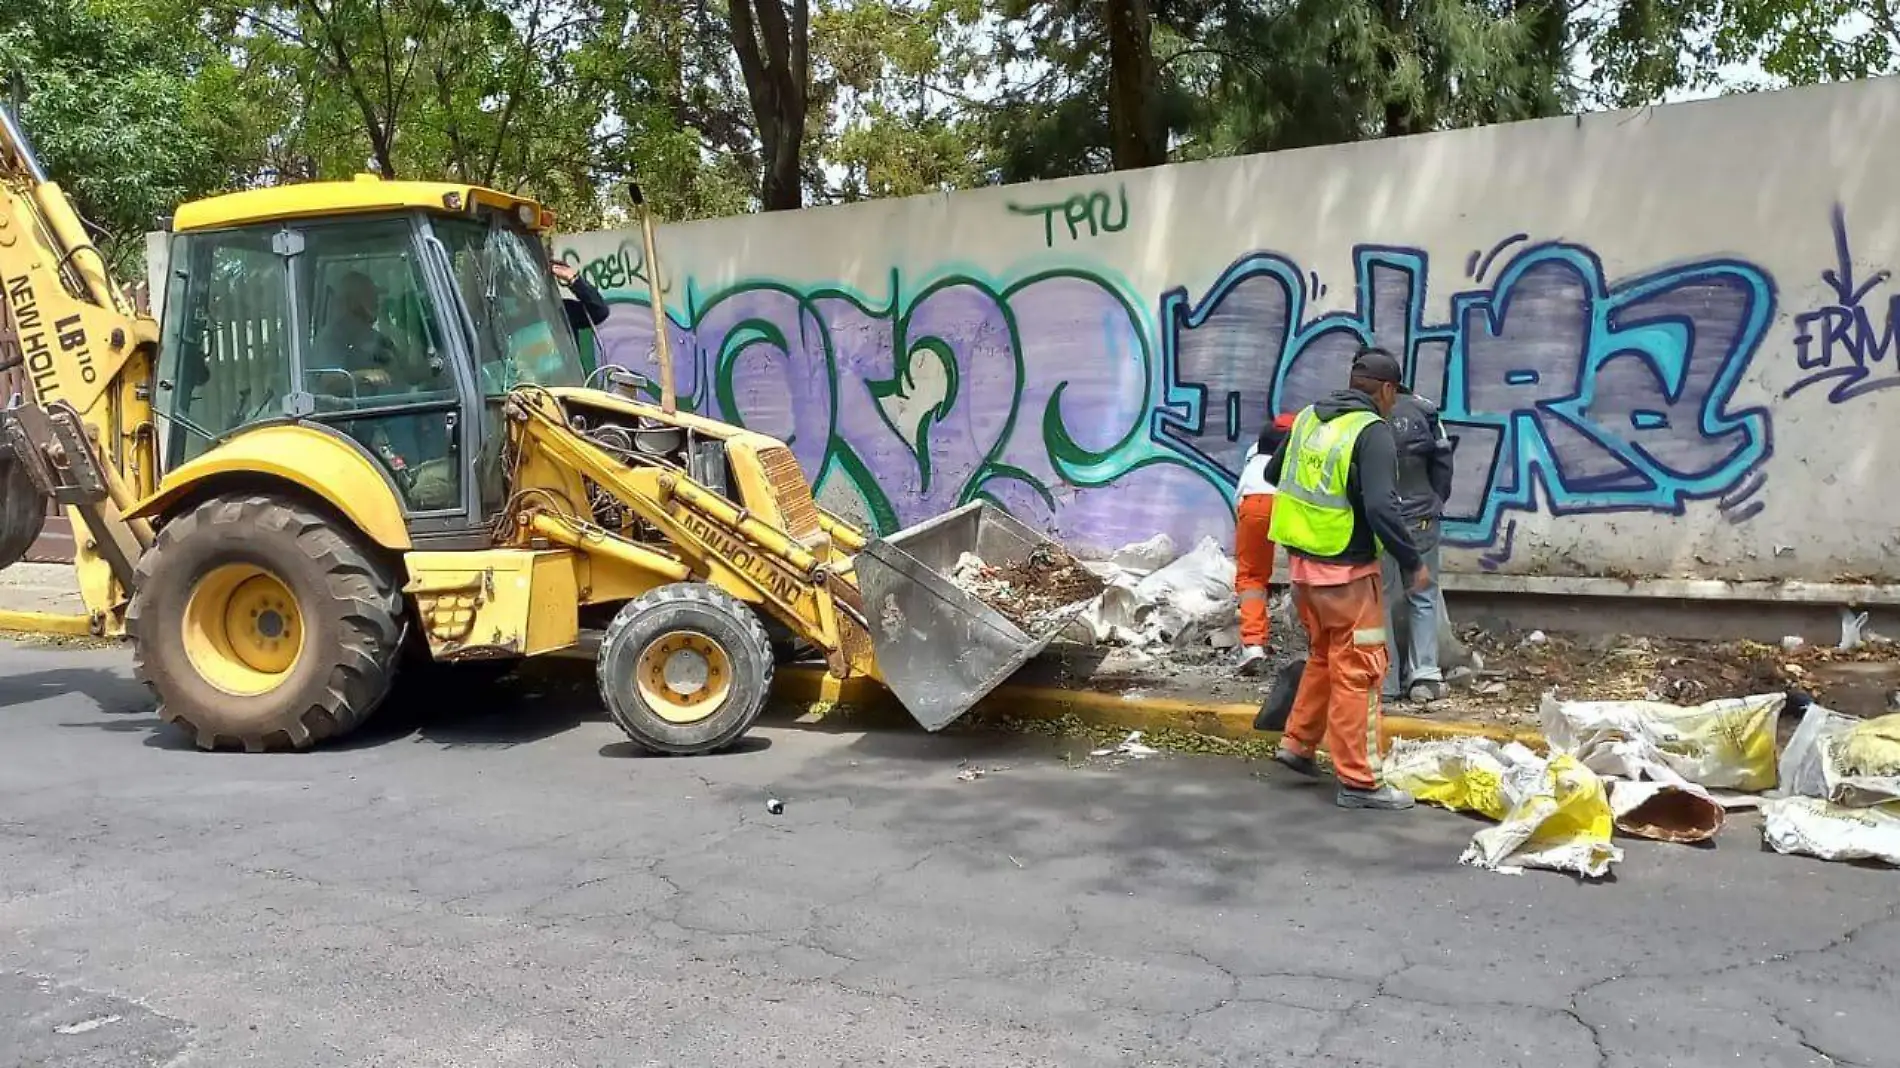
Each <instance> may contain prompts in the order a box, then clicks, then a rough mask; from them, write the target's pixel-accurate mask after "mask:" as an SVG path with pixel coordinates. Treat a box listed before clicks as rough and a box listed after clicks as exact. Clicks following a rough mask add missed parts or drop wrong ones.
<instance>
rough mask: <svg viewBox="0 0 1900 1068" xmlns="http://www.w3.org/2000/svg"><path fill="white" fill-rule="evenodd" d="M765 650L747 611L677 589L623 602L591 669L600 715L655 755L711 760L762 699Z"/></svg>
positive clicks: (684, 586)
mask: <svg viewBox="0 0 1900 1068" xmlns="http://www.w3.org/2000/svg"><path fill="white" fill-rule="evenodd" d="M772 659H773V658H772V644H771V641H770V640H769V639H768V638H767V637H766V634H765V628H764V627H762V626H760V625H759V618H758V616H757V614H756V613H754V612H753V611H752V609H751V608H749V607H748V606H746V605H745V604H742V603H740V602H739V601H738V600H736V599H734V598H732V597H730V596H728V595H727V594H725V593H723V592H721V591H719V590H716V589H714V588H713V587H711V586H708V585H705V584H704V583H698V582H681V583H675V584H673V585H670V586H661V587H660V588H658V589H655V590H650V591H648V592H647V593H645V594H643V595H642V596H640V597H638V598H636V599H634V600H632V601H629V602H627V604H626V605H625V606H624V607H623V608H621V610H620V612H619V614H618V615H616V616H614V621H613V623H611V624H610V625H609V626H608V627H607V633H606V634H605V635H603V636H602V638H601V641H600V656H599V659H598V661H597V663H596V665H595V672H596V678H597V680H598V681H599V683H600V697H601V700H602V701H603V702H605V704H606V705H607V713H608V715H610V716H612V717H613V721H614V722H615V723H617V724H619V726H620V729H621V730H623V731H626V732H627V737H629V738H631V739H633V741H634V742H635V743H636V744H638V745H640V746H641V747H643V748H645V749H649V750H651V751H653V752H656V753H668V754H672V755H681V756H683V755H689V754H697V753H711V752H716V751H718V750H720V749H724V748H726V747H727V746H729V745H731V744H732V743H734V742H736V741H738V740H739V738H740V736H742V735H744V734H745V732H746V730H747V729H749V728H750V727H751V726H752V723H753V721H754V720H756V719H758V718H759V712H760V711H761V710H763V709H764V708H765V699H766V697H767V695H769V694H770V693H771V690H772V668H773V663H772Z"/></svg>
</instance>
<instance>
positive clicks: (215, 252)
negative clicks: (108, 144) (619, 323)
mask: <svg viewBox="0 0 1900 1068" xmlns="http://www.w3.org/2000/svg"><path fill="white" fill-rule="evenodd" d="M552 224H553V219H552V216H551V215H550V214H549V213H548V212H546V211H544V210H543V209H542V208H541V207H540V206H539V205H537V204H535V203H533V202H532V201H529V200H525V199H522V198H520V197H516V196H511V195H508V194H504V193H500V192H496V191H494V190H489V189H482V188H472V187H469V186H466V185H454V184H444V183H420V182H389V181H378V180H373V179H364V180H358V181H355V182H338V183H312V184H307V185H299V186H289V187H283V188H275V189H262V190H253V191H247V192H241V193H234V194H230V195H226V196H221V197H216V198H212V199H209V200H204V201H200V202H195V203H192V204H187V205H184V206H182V207H180V208H179V209H178V211H177V212H176V214H175V216H174V218H173V221H172V226H171V231H172V234H171V238H170V255H169V266H168V268H167V275H166V291H165V293H164V296H163V315H164V324H163V327H162V330H161V328H160V327H159V326H158V324H155V323H153V322H152V321H151V320H150V319H148V318H145V317H143V316H140V315H138V314H136V313H135V312H134V311H133V310H132V308H131V305H130V304H129V302H128V301H127V300H126V299H125V297H124V295H123V294H122V292H121V291H120V290H119V289H118V287H117V286H116V285H115V284H114V283H113V282H112V280H111V279H110V278H109V276H108V271H107V265H106V263H105V261H104V259H103V258H102V257H101V256H100V254H99V253H98V252H97V251H96V250H95V249H94V248H93V246H92V244H91V243H90V238H89V236H88V235H87V233H86V230H85V228H84V226H83V225H82V224H81V222H80V220H79V219H78V217H77V216H76V215H75V214H74V212H73V211H72V208H71V206H70V204H69V203H68V201H67V200H66V198H65V196H64V195H63V193H61V191H60V189H59V187H58V185H57V184H56V183H53V182H52V181H50V180H49V179H48V178H47V176H46V174H45V173H44V172H43V171H42V170H41V168H40V166H39V164H38V162H37V161H36V160H35V159H34V157H33V154H32V151H31V149H30V147H29V146H28V144H27V141H26V139H25V137H24V136H23V135H22V134H21V132H20V131H19V129H18V127H17V126H16V125H15V124H14V122H13V121H12V120H11V118H10V117H9V116H7V115H6V113H5V112H4V110H0V294H4V299H0V366H7V365H12V366H19V367H22V368H23V369H24V370H25V372H26V378H27V379H28V380H29V381H30V389H29V391H28V393H29V395H27V396H24V397H22V398H19V402H17V403H16V404H14V405H13V406H12V407H10V408H8V409H7V410H6V411H5V412H4V413H0V429H3V430H4V435H5V447H4V448H0V488H4V492H5V498H4V500H0V566H6V565H8V564H11V563H12V562H14V561H15V560H17V559H19V558H20V556H21V555H22V554H23V553H24V552H25V550H26V547H27V545H29V544H31V542H32V541H33V538H34V535H36V534H37V533H38V531H39V525H40V521H41V520H40V517H41V516H43V515H44V513H45V508H44V498H46V497H48V496H50V497H52V498H53V499H55V500H56V501H58V502H59V503H60V504H61V505H63V506H65V508H66V510H67V514H68V515H69V516H70V517H71V519H72V522H73V527H74V532H75V540H76V541H77V542H78V559H77V565H76V566H77V567H78V570H79V576H80V585H81V589H82V592H83V594H84V597H85V600H86V603H87V607H88V609H89V612H90V614H91V625H92V629H93V630H94V631H95V632H96V633H99V634H102V635H121V634H122V635H124V636H126V637H127V638H129V639H130V641H131V642H132V644H133V647H134V649H135V654H136V663H137V670H138V673H139V675H140V677H141V678H143V679H144V680H145V681H146V682H147V683H149V684H150V686H151V688H152V689H153V690H154V691H155V693H156V694H157V697H158V700H159V702H160V706H161V714H162V715H163V717H164V718H165V719H166V720H168V721H170V722H172V723H174V724H177V725H178V726H180V727H182V728H183V729H184V730H186V731H187V732H189V733H190V735H191V736H192V738H194V739H195V740H196V742H197V744H198V745H200V746H202V747H205V748H226V747H229V748H242V749H249V750H269V749H303V748H307V747H309V746H311V745H314V744H316V743H318V742H321V741H323V740H325V739H330V738H335V737H338V736H340V735H343V734H345V733H347V732H349V731H351V730H352V729H354V728H355V727H357V726H358V725H359V724H361V723H362V722H363V721H364V719H365V718H366V717H368V716H369V715H370V714H371V713H372V712H373V711H374V710H375V709H376V707H377V705H378V704H379V703H380V702H381V701H382V700H383V699H384V697H385V696H386V695H387V694H388V692H389V690H390V686H391V683H392V680H393V679H394V678H395V676H396V673H397V671H398V670H399V669H405V668H403V665H405V664H407V665H411V666H417V667H426V666H428V665H429V664H430V663H431V662H452V663H453V662H465V663H475V664H487V665H499V666H507V665H511V664H513V663H514V662H516V661H518V660H519V659H521V658H524V657H532V656H538V655H543V654H548V653H554V652H558V651H562V650H567V649H571V648H573V647H575V646H576V645H577V643H580V642H582V641H583V640H584V636H585V635H587V634H588V633H589V632H590V631H592V632H595V633H597V634H598V641H599V653H598V667H597V671H598V678H599V682H600V691H601V696H602V699H603V701H604V702H605V704H606V706H607V709H608V711H609V712H610V713H611V715H612V717H613V719H614V721H615V722H616V723H618V724H619V725H620V726H621V728H622V729H624V730H625V731H626V732H627V734H628V735H629V736H630V737H631V738H633V739H634V740H635V741H637V742H638V743H640V744H641V745H643V746H646V747H648V748H650V749H652V750H656V751H660V752H668V753H698V752H705V751H709V750H713V749H718V748H721V747H723V746H726V745H728V744H730V743H731V742H732V741H734V740H735V739H737V738H738V737H739V736H740V735H741V734H743V733H744V732H745V730H746V729H747V728H748V727H749V726H750V725H751V723H752V722H753V720H754V719H755V718H756V717H757V715H758V714H759V711H760V710H761V708H762V707H763V706H764V704H765V701H766V698H767V695H768V691H769V688H770V686H771V681H772V676H773V668H774V663H775V659H776V655H775V649H774V642H773V638H772V636H771V635H770V634H769V633H768V627H770V628H772V629H775V630H777V631H779V632H780V635H779V636H780V638H781V642H780V644H781V645H783V644H784V639H797V640H799V641H802V642H803V643H805V644H807V645H808V646H810V647H811V649H812V650H813V651H814V652H815V653H816V655H818V656H820V657H822V659H823V661H824V663H825V665H826V666H827V668H828V669H829V671H830V672H831V674H832V675H834V676H836V677H838V678H851V677H869V678H872V679H876V680H880V681H882V682H883V683H885V684H886V685H888V686H889V687H890V688H891V689H892V690H893V691H894V692H895V693H896V695H897V696H898V697H899V699H900V700H901V701H902V702H903V703H904V704H905V705H906V706H907V707H908V708H909V709H910V710H911V712H912V713H913V715H915V716H916V718H917V719H918V720H919V721H920V722H922V723H923V724H924V726H925V727H927V728H929V729H933V730H934V729H938V728H941V727H942V726H944V725H946V724H948V723H949V722H950V721H951V720H953V719H955V718H956V717H957V716H959V715H961V714H962V712H963V711H965V710H966V709H968V708H969V707H970V706H971V705H972V704H974V703H975V702H976V701H977V700H978V699H979V698H981V697H982V696H983V695H984V694H985V693H987V692H988V691H989V690H991V689H992V688H994V687H995V686H996V685H997V684H998V683H1000V682H1001V681H1003V679H1004V678H1006V677H1007V676H1008V675H1010V674H1011V673H1013V672H1014V671H1015V669H1016V668H1017V667H1019V666H1020V665H1021V664H1022V663H1023V662H1024V661H1025V660H1026V659H1028V658H1029V657H1030V656H1033V655H1035V653H1036V652H1038V651H1039V650H1040V649H1042V648H1043V647H1044V646H1046V645H1047V644H1048V642H1049V641H1050V640H1051V637H1052V633H1040V634H1029V633H1025V632H1024V631H1023V630H1022V629H1021V628H1019V627H1018V626H1017V625H1016V624H1014V623H1012V622H1010V621H1009V620H1008V619H1006V618H1004V617H1003V616H1002V615H1001V614H999V613H997V612H996V611H995V610H993V609H992V608H990V607H989V606H987V605H985V604H983V603H982V602H980V601H978V600H976V599H975V598H973V597H971V596H970V595H969V594H968V593H966V592H965V591H963V590H962V589H959V588H958V587H957V586H956V585H955V584H953V583H952V582H950V581H949V580H948V579H946V578H945V577H944V573H945V572H947V571H948V570H949V569H950V568H951V567H952V566H953V565H954V564H955V563H956V561H957V560H958V558H959V557H960V555H961V554H963V553H965V552H974V553H976V554H977V555H979V556H981V557H983V558H984V559H985V560H987V561H990V562H992V563H1002V564H1007V563H1010V562H1012V561H1016V560H1020V559H1023V558H1026V557H1028V556H1029V554H1030V553H1031V552H1034V551H1038V550H1040V551H1042V552H1049V551H1051V550H1052V549H1053V546H1052V544H1051V543H1050V542H1049V541H1048V540H1047V539H1046V538H1043V537H1042V536H1041V535H1039V534H1036V533H1035V532H1033V531H1031V530H1029V529H1027V528H1025V527H1023V526H1022V525H1021V524H1019V523H1017V522H1016V521H1014V520H1013V519H1011V518H1010V517H1009V516H1007V515H1006V514H1004V513H1002V512H1000V511H999V510H996V509H994V508H992V507H990V506H988V505H986V504H983V503H980V502H979V503H971V504H969V505H966V506H965V507H963V508H960V509H958V510H957V511H955V512H952V513H950V514H948V515H946V516H942V517H939V518H937V519H935V520H931V521H930V522H928V523H925V524H923V525H921V526H918V527H915V528H912V529H911V530H908V531H905V532H903V533H900V534H897V535H893V536H891V537H887V538H870V537H867V536H866V535H865V534H864V533H863V532H861V531H859V530H858V529H856V528H854V527H853V526H852V525H851V524H849V523H847V522H845V521H843V520H841V519H839V518H838V517H836V516H834V515H831V514H829V513H827V512H826V511H824V510H823V509H821V508H819V507H818V506H817V505H816V503H815V502H814V500H813V496H812V490H811V486H810V484H809V482H808V481H807V479H806V476H805V474H804V473H803V472H802V471H801V470H800V468H799V465H798V462H797V461H796V460H795V459H794V458H793V455H792V453H791V451H790V450H789V449H788V448H786V446H785V445H784V444H783V443H781V442H779V441H776V440H774V439H772V438H769V437H766V436H763V435H760V434H757V433H753V432H750V431H747V430H745V429H743V428H741V427H737V426H733V425H730V424H726V423H721V422H717V421H714V420H710V419H705V418H701V417H697V416H694V415H691V414H688V413H684V412H680V411H678V410H676V408H675V406H674V403H673V393H672V384H671V375H670V366H671V363H670V358H669V356H668V354H667V353H666V352H665V347H664V344H663V343H662V345H661V350H662V351H661V352H660V354H659V357H660V358H659V361H658V362H659V365H660V368H661V375H660V378H661V381H660V382H659V383H658V385H657V387H656V386H655V385H654V384H653V383H650V382H648V381H647V380H646V379H645V378H643V377H641V376H638V375H634V374H632V373H630V372H628V371H625V370H622V369H614V368H604V369H603V370H602V372H601V374H600V376H598V381H597V382H594V383H589V382H587V381H584V380H583V379H584V375H583V372H582V366H583V365H582V362H581V359H580V354H579V351H578V347H577V344H576V341H575V339H574V337H573V335H572V333H571V332H570V331H569V328H568V325H567V322H566V318H565V315H564V313H563V310H562V307H561V304H560V300H559V298H558V293H557V290H556V289H555V286H554V284H553V282H552V280H551V278H550V275H549V270H548V263H547V261H546V258H545V253H544V250H543V243H542V237H543V235H544V234H545V232H546V231H547V230H548V229H549V228H550V227H551V226H552ZM661 336H662V337H664V334H662V335H661ZM596 385H597V386H600V387H602V388H591V387H592V386H596ZM1054 551H1058V552H1059V550H1054ZM456 670H476V671H479V670H481V668H480V667H474V668H460V669H456Z"/></svg>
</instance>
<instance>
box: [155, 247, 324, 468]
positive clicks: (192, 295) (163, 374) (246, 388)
mask: <svg viewBox="0 0 1900 1068" xmlns="http://www.w3.org/2000/svg"><path fill="white" fill-rule="evenodd" d="M277 233H279V230H278V229H277V228H275V227H270V228H259V229H251V230H230V231H225V232H221V233H213V234H203V235H180V236H179V237H177V238H176V239H175V241H174V244H173V247H172V258H171V267H172V273H171V278H170V280H169V288H168V291H167V294H166V300H165V338H164V342H163V344H162V345H161V353H162V355H161V358H160V365H159V397H158V402H159V403H158V408H159V412H160V414H162V415H163V416H164V417H165V418H166V419H167V420H168V422H169V427H168V432H167V441H166V448H165V461H166V463H167V464H168V465H177V464H180V463H184V462H185V461H187V460H190V459H193V458H194V457H197V456H198V455H200V454H202V453H204V452H205V451H206V450H208V449H209V448H210V447H211V444H212V442H214V441H215V440H217V439H218V438H219V437H221V436H223V435H224V434H227V433H229V432H230V431H232V430H236V429H238V428H239V427H242V426H245V425H246V424H249V423H254V422H257V421H259V420H262V419H269V418H275V417H277V416H280V415H282V414H283V402H284V398H285V397H286V396H288V395H289V394H290V393H292V392H293V391H294V389H293V384H292V377H291V375H292V372H291V364H290V335H289V330H288V324H289V301H288V296H289V289H288V286H287V281H288V277H289V275H288V271H287V270H286V267H285V260H284V257H283V256H281V255H279V254H278V253H277V251H276V250H275V248H274V247H273V244H272V240H273V238H274V237H275V235H276V234H277Z"/></svg>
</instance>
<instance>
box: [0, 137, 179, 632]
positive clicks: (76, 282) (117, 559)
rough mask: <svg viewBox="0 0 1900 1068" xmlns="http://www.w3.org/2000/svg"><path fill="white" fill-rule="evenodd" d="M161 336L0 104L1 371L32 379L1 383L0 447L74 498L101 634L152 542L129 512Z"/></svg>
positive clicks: (44, 485)
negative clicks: (18, 384)
mask: <svg viewBox="0 0 1900 1068" xmlns="http://www.w3.org/2000/svg"><path fill="white" fill-rule="evenodd" d="M157 350H158V324H157V323H156V322H154V321H153V320H152V319H151V317H149V316H146V315H141V314H140V313H139V312H138V311H137V310H136V309H135V308H134V307H133V305H132V303H131V301H130V300H128V299H127V298H126V296H125V294H124V293H123V292H122V291H121V290H120V289H119V287H118V286H117V285H116V284H115V283H114V282H113V280H112V278H111V274H110V265H109V264H108V263H107V262H106V259H105V257H104V256H103V255H101V254H100V252H99V250H98V249H97V248H96V247H94V246H93V244H92V241H91V239H90V238H89V237H88V236H87V233H86V228H85V226H84V224H83V223H82V222H81V221H80V218H79V214H78V213H77V212H76V211H75V210H74V209H73V206H72V203H71V202H70V201H68V200H67V198H66V194H65V193H64V192H63V191H62V190H61V189H60V187H59V185H58V183H56V182H54V181H52V180H51V179H50V178H49V177H48V176H47V173H46V171H45V170H44V168H42V167H41V166H40V163H39V161H38V160H37V159H36V158H34V155H33V150H32V147H31V145H30V144H29V143H28V142H27V139H26V137H25V135H24V134H23V133H22V132H21V130H20V127H19V126H18V124H17V123H16V122H15V120H14V118H13V116H12V115H10V114H8V112H7V111H6V109H5V108H4V107H0V372H7V371H12V370H14V369H18V370H19V371H20V372H22V374H21V375H20V376H18V377H19V378H20V379H21V380H22V381H23V383H24V385H23V387H22V388H20V389H19V390H18V396H17V403H14V402H15V400H16V398H8V397H0V404H7V405H9V406H8V407H7V409H6V410H5V411H4V412H3V413H0V431H3V432H4V445H3V446H0V460H4V461H6V462H9V463H11V464H17V465H19V467H20V468H21V469H23V471H24V473H25V475H26V477H27V480H28V481H30V483H31V485H32V487H33V489H34V490H36V491H37V493H38V494H39V495H41V496H43V497H51V498H53V499H55V500H57V501H58V502H59V503H60V504H62V505H65V506H66V508H67V512H68V515H69V516H70V518H71V521H72V527H73V541H74V550H75V563H76V565H77V567H78V571H79V580H80V590H81V593H82V594H83V596H84V597H85V601H86V607H87V610H88V611H89V613H90V614H91V616H92V629H93V630H94V631H95V632H96V633H100V634H112V633H118V631H119V629H120V623H121V617H122V615H123V610H124V606H125V602H126V600H127V599H128V597H129V596H130V593H131V587H132V582H133V566H134V565H135V564H136V563H137V560H138V557H139V555H140V554H142V553H143V552H144V550H145V549H146V548H148V547H149V546H150V545H151V537H152V532H151V528H150V527H149V525H148V524H146V523H144V522H142V521H137V520H127V519H125V518H124V516H123V512H124V510H125V509H127V508H129V507H130V506H131V503H132V501H134V500H136V499H138V498H139V497H142V496H144V495H146V494H148V493H150V492H151V491H152V490H153V488H154V485H155V483H156V480H157V475H158V472H157V470H156V451H155V450H156V434H155V433H154V428H153V425H152V402H151V396H152V393H151V390H152V380H151V377H152V367H153V362H154V360H155V358H156V355H157ZM20 483H21V479H19V478H17V477H16V478H8V479H5V480H0V486H11V487H12V488H13V489H14V490H17V489H19V488H20ZM9 503H10V504H12V503H13V502H9ZM38 507H40V508H44V503H43V501H42V502H41V503H40V504H39V505H38ZM21 512H22V509H21V508H20V507H19V506H18V505H17V504H14V506H12V507H8V508H5V509H0V514H5V515H14V514H19V513H21ZM27 514H30V513H27ZM5 541H6V539H5V538H4V537H0V542H5ZM24 551H25V546H20V552H24ZM16 559H17V556H16ZM14 562H15V560H14V559H4V560H0V567H4V566H8V565H11V564H12V563H14Z"/></svg>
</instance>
